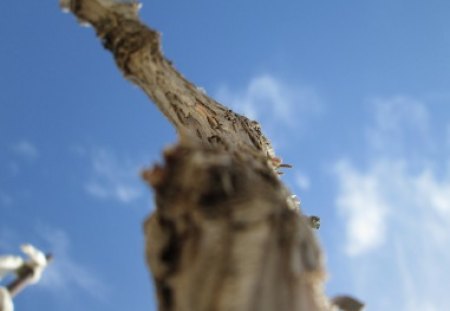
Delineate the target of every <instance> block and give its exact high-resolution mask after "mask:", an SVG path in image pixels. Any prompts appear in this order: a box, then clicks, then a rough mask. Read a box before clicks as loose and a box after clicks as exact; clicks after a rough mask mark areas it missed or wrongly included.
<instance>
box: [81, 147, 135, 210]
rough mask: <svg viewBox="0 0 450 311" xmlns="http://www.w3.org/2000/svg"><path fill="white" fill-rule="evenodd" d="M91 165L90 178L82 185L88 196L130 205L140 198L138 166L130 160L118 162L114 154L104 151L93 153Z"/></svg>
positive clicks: (98, 150)
mask: <svg viewBox="0 0 450 311" xmlns="http://www.w3.org/2000/svg"><path fill="white" fill-rule="evenodd" d="M91 165H92V176H91V178H90V179H89V180H88V181H87V182H86V183H85V185H84V186H85V190H86V191H87V193H89V194H90V195H92V196H94V197H96V198H99V199H112V200H116V201H119V202H121V203H130V202H132V201H134V200H137V199H139V198H140V197H142V194H143V184H142V183H141V182H140V179H139V167H140V165H137V164H136V163H134V162H132V161H130V160H119V159H118V158H117V156H116V155H115V154H113V153H112V152H109V151H106V150H104V149H97V150H96V151H94V152H93V154H92V157H91Z"/></svg>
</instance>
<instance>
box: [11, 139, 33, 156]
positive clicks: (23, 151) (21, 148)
mask: <svg viewBox="0 0 450 311" xmlns="http://www.w3.org/2000/svg"><path fill="white" fill-rule="evenodd" d="M11 150H12V151H13V152H14V153H15V154H17V155H19V156H21V157H23V158H25V159H28V160H34V159H36V158H37V157H38V156H39V152H38V149H37V148H36V146H35V145H34V144H33V143H31V142H29V141H27V140H22V141H19V142H17V143H15V144H14V145H12V146H11Z"/></svg>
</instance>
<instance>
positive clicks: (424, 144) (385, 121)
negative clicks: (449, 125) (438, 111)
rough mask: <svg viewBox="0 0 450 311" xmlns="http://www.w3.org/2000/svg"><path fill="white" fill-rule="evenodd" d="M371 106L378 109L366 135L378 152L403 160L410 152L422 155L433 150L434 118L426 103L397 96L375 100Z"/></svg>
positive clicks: (371, 145) (371, 146) (372, 147)
mask: <svg viewBox="0 0 450 311" xmlns="http://www.w3.org/2000/svg"><path fill="white" fill-rule="evenodd" d="M370 105H371V106H372V107H374V109H375V111H374V112H373V113H374V123H373V124H372V126H371V127H370V128H368V129H366V132H367V138H368V142H369V144H370V146H369V147H370V148H371V149H372V150H373V151H374V152H381V153H383V154H388V155H391V156H392V155H396V156H399V155H401V154H402V153H405V152H406V149H408V150H409V151H414V152H417V151H418V152H421V151H423V150H424V149H423V148H426V149H430V148H432V147H433V146H432V143H431V141H430V140H429V135H430V120H429V119H430V116H429V113H428V111H427V109H426V107H425V105H424V103H422V102H420V101H418V100H415V99H413V98H410V97H407V96H395V97H392V98H376V99H373V100H371V101H370Z"/></svg>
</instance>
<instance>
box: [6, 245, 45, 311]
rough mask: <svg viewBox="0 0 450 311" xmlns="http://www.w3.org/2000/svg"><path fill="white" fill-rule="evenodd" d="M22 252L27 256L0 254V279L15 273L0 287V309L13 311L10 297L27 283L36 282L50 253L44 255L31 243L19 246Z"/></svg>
mask: <svg viewBox="0 0 450 311" xmlns="http://www.w3.org/2000/svg"><path fill="white" fill-rule="evenodd" d="M21 249H22V252H23V253H24V254H25V255H27V257H28V258H26V259H23V258H22V257H19V256H14V255H7V256H0V280H1V279H2V278H4V277H5V276H7V275H8V274H14V275H16V279H14V280H13V281H12V282H11V283H10V284H8V285H7V286H6V288H5V287H0V311H13V310H14V306H13V302H12V297H14V296H15V295H17V294H18V293H19V292H20V291H21V290H23V289H24V288H25V287H26V286H27V285H31V284H36V283H37V282H39V280H40V279H41V277H42V273H43V272H44V270H45V268H46V267H47V265H48V264H49V263H50V261H51V260H52V255H50V254H48V255H45V254H44V253H43V252H42V251H40V250H39V249H37V248H35V247H34V246H33V245H31V244H24V245H22V246H21Z"/></svg>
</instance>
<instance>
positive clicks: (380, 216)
mask: <svg viewBox="0 0 450 311" xmlns="http://www.w3.org/2000/svg"><path fill="white" fill-rule="evenodd" d="M372 105H373V107H375V113H374V122H373V124H372V125H371V126H370V127H369V128H367V129H366V130H367V135H368V140H367V144H366V145H365V146H363V148H364V152H365V153H366V154H370V155H372V156H371V157H369V158H368V159H366V162H367V163H368V165H365V166H361V165H358V164H357V163H355V162H354V161H351V160H350V159H349V158H347V159H344V160H343V159H339V160H337V161H336V163H335V166H334V174H335V176H336V177H337V179H336V180H337V185H338V194H337V197H336V199H335V204H336V207H337V209H338V211H339V213H340V215H341V217H342V220H343V222H344V224H345V228H346V243H345V246H344V249H345V250H346V254H347V255H348V256H349V259H350V260H352V262H354V263H355V264H354V265H353V266H352V269H351V270H353V273H354V278H355V280H357V283H358V284H359V285H358V286H359V290H360V291H361V292H363V293H364V294H365V295H366V296H367V297H373V298H374V299H373V301H372V308H373V310H377V307H380V305H378V306H377V305H376V304H377V303H379V302H376V301H375V296H376V295H379V296H381V295H383V297H385V298H387V299H388V300H389V309H395V310H444V309H446V308H447V307H448V302H447V301H446V299H445V297H446V294H445V288H448V286H450V281H449V280H448V278H447V277H446V276H447V275H450V268H449V267H448V264H447V263H448V262H450V251H449V250H448V245H450V167H446V165H448V164H446V163H444V162H445V161H442V158H443V157H439V156H434V155H439V152H441V153H442V152H444V150H443V148H441V149H436V148H438V147H437V146H444V145H445V143H442V142H440V143H439V142H438V141H436V140H435V138H434V137H433V136H432V135H431V133H432V129H433V127H437V126H439V125H438V124H434V123H433V120H432V115H430V113H429V111H428V110H427V109H426V105H425V104H424V103H422V102H420V101H417V100H414V99H411V98H408V97H403V96H401V97H400V96H397V97H393V98H387V99H377V100H374V101H373V102H372ZM356 262H357V263H358V264H356ZM367 267H370V268H367ZM373 284H377V286H378V288H379V289H377V290H374V286H373ZM378 309H380V308H378Z"/></svg>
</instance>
